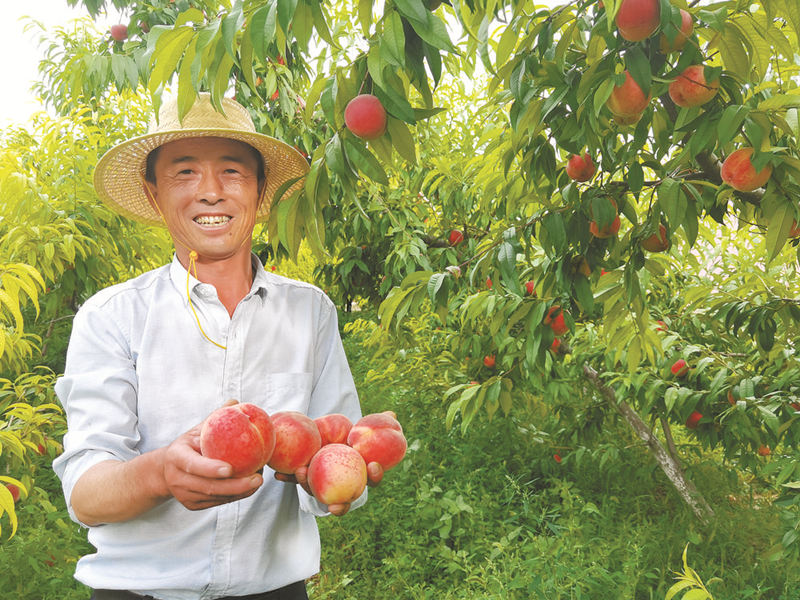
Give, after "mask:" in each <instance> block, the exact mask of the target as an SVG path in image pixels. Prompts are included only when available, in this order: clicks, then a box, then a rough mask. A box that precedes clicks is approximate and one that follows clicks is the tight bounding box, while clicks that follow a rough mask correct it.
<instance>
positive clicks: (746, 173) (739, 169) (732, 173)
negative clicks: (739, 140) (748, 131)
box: [719, 148, 772, 192]
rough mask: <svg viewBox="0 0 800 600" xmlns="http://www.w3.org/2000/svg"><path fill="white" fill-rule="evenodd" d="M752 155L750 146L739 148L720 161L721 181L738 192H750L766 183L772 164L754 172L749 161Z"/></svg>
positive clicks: (770, 173)
mask: <svg viewBox="0 0 800 600" xmlns="http://www.w3.org/2000/svg"><path fill="white" fill-rule="evenodd" d="M752 155H753V149H752V148H739V149H738V150H735V151H734V152H732V153H731V154H730V155H729V156H728V158H726V159H725V162H723V163H722V168H721V169H720V172H719V174H720V176H721V177H722V181H724V182H725V183H727V184H728V185H729V186H731V187H732V188H733V189H735V190H739V191H740V192H752V191H753V190H756V189H758V188H760V187H762V186H763V185H764V184H766V183H767V180H769V177H770V175H772V166H771V165H766V166H765V167H764V168H763V169H761V170H760V171H758V172H756V170H755V167H753V163H752V162H750V157H751V156H752Z"/></svg>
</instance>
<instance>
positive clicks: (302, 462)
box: [267, 410, 322, 475]
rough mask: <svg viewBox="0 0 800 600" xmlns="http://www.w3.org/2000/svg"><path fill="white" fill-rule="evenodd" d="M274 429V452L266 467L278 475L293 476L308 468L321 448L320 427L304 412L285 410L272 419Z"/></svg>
mask: <svg viewBox="0 0 800 600" xmlns="http://www.w3.org/2000/svg"><path fill="white" fill-rule="evenodd" d="M272 424H273V425H274V427H275V450H274V451H273V452H272V457H271V458H270V459H269V461H267V465H269V467H270V468H272V469H274V470H275V471H277V472H278V473H284V474H285V475H294V472H295V471H297V469H299V468H300V467H305V466H308V463H309V462H311V459H312V458H313V456H314V455H315V454H316V453H317V451H318V450H319V449H320V448H321V447H322V436H321V435H320V433H319V428H318V427H317V424H316V423H314V421H313V420H312V419H311V417H308V416H306V415H304V414H303V413H301V412H297V411H293V410H285V411H281V412H276V413H275V414H274V415H272Z"/></svg>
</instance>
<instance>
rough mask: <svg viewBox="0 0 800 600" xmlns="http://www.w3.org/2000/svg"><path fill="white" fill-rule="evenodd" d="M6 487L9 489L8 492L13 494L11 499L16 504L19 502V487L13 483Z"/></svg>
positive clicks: (7, 484)
mask: <svg viewBox="0 0 800 600" xmlns="http://www.w3.org/2000/svg"><path fill="white" fill-rule="evenodd" d="M5 486H6V488H8V491H9V492H11V499H12V500H14V502H16V501H17V500H19V487H18V486H16V485H14V484H13V483H6V484H5Z"/></svg>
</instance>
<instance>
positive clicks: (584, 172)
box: [565, 152, 597, 181]
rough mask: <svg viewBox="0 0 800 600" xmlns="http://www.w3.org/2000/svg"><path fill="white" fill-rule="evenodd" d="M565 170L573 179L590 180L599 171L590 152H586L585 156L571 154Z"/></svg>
mask: <svg viewBox="0 0 800 600" xmlns="http://www.w3.org/2000/svg"><path fill="white" fill-rule="evenodd" d="M565 170H566V172H567V175H568V176H569V178H570V179H572V180H573V181H589V180H590V179H591V178H592V176H593V175H594V174H595V171H597V167H595V166H594V162H592V157H591V156H589V153H588V152H584V154H583V156H580V155H578V154H571V155H570V157H569V160H567V166H566V169H565Z"/></svg>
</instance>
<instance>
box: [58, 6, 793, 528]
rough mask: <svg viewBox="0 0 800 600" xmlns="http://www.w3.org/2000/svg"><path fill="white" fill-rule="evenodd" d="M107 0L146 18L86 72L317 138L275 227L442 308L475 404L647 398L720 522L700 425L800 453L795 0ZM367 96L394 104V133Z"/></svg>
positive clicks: (453, 393)
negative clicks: (362, 105) (686, 453)
mask: <svg viewBox="0 0 800 600" xmlns="http://www.w3.org/2000/svg"><path fill="white" fill-rule="evenodd" d="M68 2H69V3H70V4H72V5H75V4H78V3H79V0H68ZM81 3H82V4H83V5H85V6H86V7H87V8H88V9H89V11H90V12H91V13H93V14H96V13H97V12H98V11H100V10H101V9H102V8H103V7H104V6H105V5H111V4H113V5H114V6H116V7H118V8H121V9H124V10H125V11H126V12H125V14H126V18H129V22H128V23H127V25H128V34H129V35H128V38H127V39H125V40H124V41H120V40H117V39H114V38H113V37H111V36H110V35H106V37H105V39H103V40H101V41H99V42H98V44H97V46H96V47H95V48H94V49H93V50H92V51H91V52H88V53H83V54H78V53H75V54H73V55H71V56H70V57H69V58H68V59H66V58H65V60H64V61H62V68H61V69H60V70H59V71H58V72H57V73H54V74H53V77H52V83H53V85H55V84H57V85H58V86H63V89H69V90H71V94H64V93H62V94H61V96H62V97H64V98H69V97H71V96H72V97H74V96H76V95H80V94H83V95H85V96H86V97H92V98H95V99H97V100H95V101H97V102H100V101H101V100H102V98H103V95H104V94H107V93H108V90H109V89H111V88H116V89H117V90H119V91H121V90H127V89H129V90H140V92H142V93H144V92H147V93H149V95H150V96H151V97H152V99H153V102H154V104H155V105H158V104H159V102H160V99H161V97H162V94H163V93H164V92H165V91H167V90H169V91H170V92H172V93H177V96H178V100H179V103H180V105H181V106H182V110H184V111H185V110H187V109H188V107H189V106H190V105H191V103H192V102H193V100H194V98H195V97H196V93H197V91H199V90H207V91H210V92H211V94H212V98H213V99H215V101H218V100H219V99H220V98H221V97H222V96H223V95H225V94H230V93H233V94H235V95H236V97H237V98H238V99H239V100H240V101H241V102H243V103H244V104H245V105H247V106H248V107H249V108H250V110H251V113H252V115H253V117H254V120H255V122H256V124H257V127H258V128H259V129H260V130H262V131H264V132H266V133H270V134H273V135H277V136H279V137H281V138H283V139H286V140H288V141H289V142H290V143H292V144H294V145H295V146H296V147H297V148H298V150H299V151H301V152H303V153H304V154H306V155H307V156H308V159H309V163H310V171H309V174H308V176H307V178H306V180H305V184H304V186H303V188H302V189H301V190H299V191H298V192H297V193H295V194H293V195H292V196H290V197H288V198H285V199H283V200H282V201H280V202H279V203H277V204H276V205H275V206H274V208H273V211H272V216H271V219H270V222H269V225H268V227H267V229H266V230H265V232H264V237H263V238H262V239H263V247H264V248H265V251H266V250H267V249H268V250H269V251H270V252H272V253H275V254H286V255H289V256H295V255H296V254H297V252H298V248H299V247H300V243H301V240H306V241H307V243H308V244H309V245H310V247H311V248H312V250H313V251H314V253H315V255H316V257H317V260H318V262H319V263H320V265H322V267H321V269H322V273H323V274H324V275H325V276H326V277H327V278H328V281H329V283H331V284H332V285H335V286H337V288H338V293H340V294H341V295H342V297H346V298H353V297H361V298H366V299H368V300H369V301H371V302H375V303H377V302H380V310H379V314H380V318H381V325H382V332H383V333H381V334H380V335H376V339H378V338H379V339H381V340H383V341H382V343H385V344H387V345H391V344H398V343H407V344H410V345H413V344H414V338H413V336H409V335H408V331H409V323H410V322H411V320H415V319H419V318H421V317H424V318H427V319H429V321H430V322H431V323H435V325H434V326H433V327H434V328H435V327H439V328H440V329H439V330H438V332H439V333H437V335H440V336H443V340H444V344H445V347H446V348H447V352H446V353H443V354H441V355H440V356H439V357H438V360H439V362H438V363H437V364H438V365H439V367H440V368H441V373H442V375H441V377H442V379H443V380H444V381H445V382H447V383H449V384H451V385H450V387H449V389H448V391H447V393H446V396H445V397H446V399H447V402H448V407H449V408H448V411H447V420H448V422H449V423H454V422H456V421H460V423H461V425H462V427H467V426H468V425H469V423H470V422H471V421H472V420H473V419H474V418H475V417H476V416H478V415H480V414H485V415H487V416H488V417H489V418H492V417H493V416H494V415H496V414H503V415H505V416H508V415H512V414H513V413H514V411H515V408H518V407H520V406H522V405H523V404H526V403H530V402H534V403H544V404H545V405H547V406H548V407H550V411H551V413H552V414H553V415H555V416H556V417H557V418H558V419H559V420H560V422H561V423H562V426H563V427H562V430H563V431H564V432H565V434H564V435H566V437H567V439H577V437H572V436H579V435H586V434H587V432H589V431H590V430H592V429H594V430H598V429H600V428H602V423H603V420H604V419H607V418H621V419H624V420H625V421H626V422H627V423H629V424H630V425H631V427H632V428H633V430H634V431H635V432H636V434H637V435H638V436H639V437H640V438H641V439H642V440H643V441H644V443H645V444H646V445H647V447H648V448H649V449H650V450H651V451H652V452H653V455H654V456H655V458H656V460H657V461H658V463H659V465H660V466H661V467H662V469H663V470H664V472H665V473H666V474H667V476H668V477H669V478H670V480H671V481H672V483H673V484H674V485H675V486H676V489H677V490H678V492H679V493H680V494H681V495H682V497H683V498H684V499H685V500H686V502H687V503H688V504H689V505H690V506H691V507H692V509H693V510H694V512H695V513H696V514H697V515H698V517H699V518H701V519H703V520H705V519H707V518H709V517H710V515H711V512H712V510H711V507H709V506H708V504H707V503H706V502H705V501H704V500H703V498H702V496H701V495H700V494H699V493H698V492H697V490H696V489H695V487H694V486H693V485H692V483H691V482H690V481H689V480H688V479H687V478H686V477H685V475H684V473H683V469H682V466H681V462H680V460H679V455H678V451H677V445H676V443H675V431H676V430H680V436H681V438H686V437H688V438H689V439H696V440H697V442H699V444H701V445H703V446H707V447H709V448H721V449H722V451H723V452H724V453H725V454H726V455H727V456H729V457H735V458H736V459H737V460H738V461H740V462H741V464H743V465H744V466H753V467H755V466H756V465H760V464H763V462H764V461H765V460H768V459H767V458H766V455H767V454H768V453H770V454H773V453H784V452H785V453H791V452H796V448H797V445H798V441H800V439H799V435H800V434H798V427H797V426H796V425H797V420H798V416H800V415H799V414H798V407H800V404H798V402H799V400H798V395H799V394H798V383H797V382H798V374H800V371H799V370H798V363H797V360H796V358H795V356H794V344H795V341H796V339H797V335H798V319H799V318H800V307H799V306H798V299H797V298H798V286H797V284H796V281H797V268H798V265H797V255H796V246H797V239H796V238H797V236H799V235H800V227H798V223H800V206H798V202H797V198H798V197H800V196H798V191H800V189H799V187H798V181H800V160H798V143H797V141H798V135H799V134H800V118H799V116H798V111H799V110H800V91H799V90H798V79H797V76H798V65H797V57H796V48H797V47H798V43H800V8H799V7H798V5H797V3H796V2H794V0H756V1H752V2H751V1H741V0H727V1H720V2H715V3H709V2H703V1H700V2H693V3H691V4H689V3H687V2H685V1H682V0H638V1H632V0H627V1H625V0H608V1H606V2H605V3H601V2H595V1H594V0H586V1H583V2H573V3H566V4H564V5H563V6H553V7H551V8H541V7H539V6H538V5H537V4H536V3H534V2H529V1H501V0H463V1H462V0H452V2H445V3H440V2H437V1H435V0H426V1H423V0H387V1H386V2H380V3H379V2H372V1H370V0H361V1H360V2H346V1H341V2H327V3H323V2H319V1H317V0H249V1H242V0H237V1H234V2H223V1H212V0H175V1H174V2H171V1H169V2H168V1H167V0H138V1H126V0H112V1H111V2H104V1H103V0H82V2H81ZM65 65H66V66H65ZM51 87H52V86H51ZM59 89H62V87H59ZM362 94H369V95H371V96H374V97H375V98H377V100H378V101H379V103H380V106H381V107H382V108H383V109H384V110H385V112H386V125H385V130H384V132H383V134H382V135H379V136H378V137H373V136H372V135H370V136H369V137H371V139H369V140H365V139H362V138H361V137H359V136H358V135H356V134H355V133H354V132H353V131H352V130H351V129H350V128H348V127H347V124H346V121H345V112H346V108H347V105H348V103H349V102H350V101H351V100H352V99H353V98H355V97H356V96H359V95H362ZM389 332H391V333H393V334H394V335H395V336H397V337H395V338H391V337H389ZM490 356H491V357H492V360H491V361H488V360H486V361H485V360H484V359H485V358H487V357H490ZM681 361H683V362H681ZM489 364H491V366H488V365H489ZM773 458H777V457H774V456H773ZM759 461H761V462H759ZM775 463H776V464H780V465H782V466H781V468H780V469H778V470H777V471H776V472H775V473H773V475H774V480H775V481H776V482H777V484H787V485H794V484H792V482H793V481H796V480H798V479H800V471H798V469H800V467H798V466H797V464H796V462H793V461H784V462H780V461H778V460H776V461H775Z"/></svg>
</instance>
